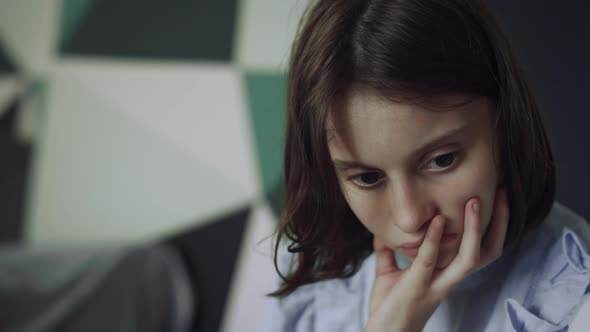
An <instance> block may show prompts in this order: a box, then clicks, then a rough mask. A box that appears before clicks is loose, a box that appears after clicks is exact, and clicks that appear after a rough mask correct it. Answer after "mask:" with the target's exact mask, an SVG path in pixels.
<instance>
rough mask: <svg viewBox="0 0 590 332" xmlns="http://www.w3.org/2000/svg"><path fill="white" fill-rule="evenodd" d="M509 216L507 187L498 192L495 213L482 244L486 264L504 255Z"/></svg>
mask: <svg viewBox="0 0 590 332" xmlns="http://www.w3.org/2000/svg"><path fill="white" fill-rule="evenodd" d="M509 218H510V206H509V204H508V196H507V193H506V189H505V188H502V189H500V190H498V192H497V193H496V199H495V200H494V213H493V215H492V220H491V221H490V225H489V227H488V231H487V234H486V236H485V238H484V240H483V243H482V246H481V260H482V261H483V263H484V264H487V263H490V262H492V261H494V260H495V259H496V258H498V257H500V255H502V249H503V248H504V241H505V239H506V231H507V230H508V219H509Z"/></svg>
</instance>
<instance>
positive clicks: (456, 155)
mask: <svg viewBox="0 0 590 332" xmlns="http://www.w3.org/2000/svg"><path fill="white" fill-rule="evenodd" d="M449 155H450V156H453V161H452V162H451V164H450V165H449V166H447V167H445V168H442V169H441V170H439V171H435V172H436V173H442V172H445V171H449V170H451V169H453V168H454V167H456V165H457V163H458V162H459V152H448V153H443V154H440V155H438V156H435V157H433V158H431V159H430V160H429V161H428V162H427V163H426V165H428V164H430V163H431V162H434V161H435V160H436V159H437V158H440V157H445V156H449ZM376 173H379V175H380V177H379V179H378V180H377V182H375V183H374V184H370V185H362V184H359V183H358V182H357V180H358V179H360V178H361V177H362V176H364V175H369V174H376ZM382 178H383V176H382V174H380V172H378V171H372V172H364V173H359V174H355V175H352V176H350V177H348V180H349V181H350V182H352V183H353V184H354V185H356V186H357V187H359V188H362V189H365V190H371V189H375V188H377V186H379V184H381V179H382Z"/></svg>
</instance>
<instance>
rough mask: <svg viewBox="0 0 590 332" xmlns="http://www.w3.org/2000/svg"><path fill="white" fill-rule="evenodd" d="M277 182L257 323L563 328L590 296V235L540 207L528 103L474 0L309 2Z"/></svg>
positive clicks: (539, 147)
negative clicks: (281, 200) (266, 290)
mask: <svg viewBox="0 0 590 332" xmlns="http://www.w3.org/2000/svg"><path fill="white" fill-rule="evenodd" d="M285 177H286V189H287V200H286V208H285V210H284V213H283V215H282V217H281V224H280V227H279V230H278V241H277V244H276V247H275V266H276V267H277V271H278V272H279V274H280V275H281V277H282V282H281V284H280V285H279V288H278V290H276V291H275V292H274V293H273V294H271V295H273V296H274V297H273V298H272V300H271V302H272V303H271V307H270V308H271V309H270V311H269V312H268V315H267V318H268V319H267V321H266V322H265V325H266V330H267V331H321V332H327V331H379V332H381V331H564V330H567V327H568V324H569V323H570V322H571V320H572V319H573V317H574V315H575V314H576V311H577V308H578V307H579V306H580V305H581V303H582V302H583V301H584V300H585V298H586V297H587V296H588V295H587V293H588V292H589V291H590V289H589V286H590V256H589V255H588V252H587V251H586V249H585V246H586V245H585V244H584V243H586V242H587V241H588V240H589V239H590V228H589V227H588V226H587V224H586V222H585V221H584V220H582V219H581V218H580V217H578V216H576V215H575V214H573V213H572V212H570V211H569V210H567V209H566V208H564V207H562V206H560V205H559V204H558V203H554V192H555V170H554V162H553V157H552V153H551V150H550V146H549V142H548V139H547V136H546V133H545V130H544V128H543V124H542V123H541V117H540V114H539V110H538V107H537V105H536V103H535V100H534V98H533V96H532V95H531V91H530V90H529V87H528V86H527V83H526V81H525V79H524V76H523V73H522V71H521V69H520V68H519V66H518V64H517V63H516V61H515V59H514V56H513V54H512V51H511V49H510V46H509V44H508V42H507V40H506V37H505V36H504V34H503V33H502V32H501V31H500V28H499V27H498V25H497V23H496V22H495V21H494V19H493V17H492V15H491V14H490V13H489V11H488V10H487V9H486V8H485V7H484V6H483V4H482V3H480V1H475V0H319V1H317V2H316V3H315V4H313V6H312V7H310V9H309V10H308V12H307V13H306V15H305V16H304V20H303V23H302V25H301V27H300V31H299V34H298V37H297V39H296V41H295V44H294V47H293V51H292V56H291V63H290V68H289V80H288V118H287V140H286V148H285ZM281 240H282V241H287V244H288V251H289V253H290V254H288V255H280V254H279V249H280V248H281V246H280V241H281ZM285 261H286V262H287V263H285ZM288 261H291V264H288Z"/></svg>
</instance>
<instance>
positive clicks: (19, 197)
mask: <svg viewBox="0 0 590 332" xmlns="http://www.w3.org/2000/svg"><path fill="white" fill-rule="evenodd" d="M21 102H22V101H21V100H18V99H16V98H15V99H14V100H13V101H12V102H11V103H10V105H9V106H8V107H7V109H5V110H2V111H3V112H0V160H1V162H0V184H2V185H0V243H18V242H19V241H21V239H22V232H23V229H24V218H25V203H26V199H27V188H28V185H29V166H30V163H31V146H29V145H27V144H24V143H22V142H19V141H18V139H16V137H15V136H14V135H13V128H14V123H15V120H16V116H17V112H18V111H19V109H20V105H21Z"/></svg>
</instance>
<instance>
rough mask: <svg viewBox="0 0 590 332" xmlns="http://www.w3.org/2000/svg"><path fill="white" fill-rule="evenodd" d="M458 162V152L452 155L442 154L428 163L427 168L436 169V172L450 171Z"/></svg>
mask: <svg viewBox="0 0 590 332" xmlns="http://www.w3.org/2000/svg"><path fill="white" fill-rule="evenodd" d="M456 161H457V153H456V152H452V153H445V154H441V155H439V156H437V157H434V158H432V159H430V161H428V163H427V164H426V166H427V167H426V168H429V169H432V168H433V169H435V170H443V171H444V170H447V169H449V168H450V167H451V166H453V165H454V164H456Z"/></svg>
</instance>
